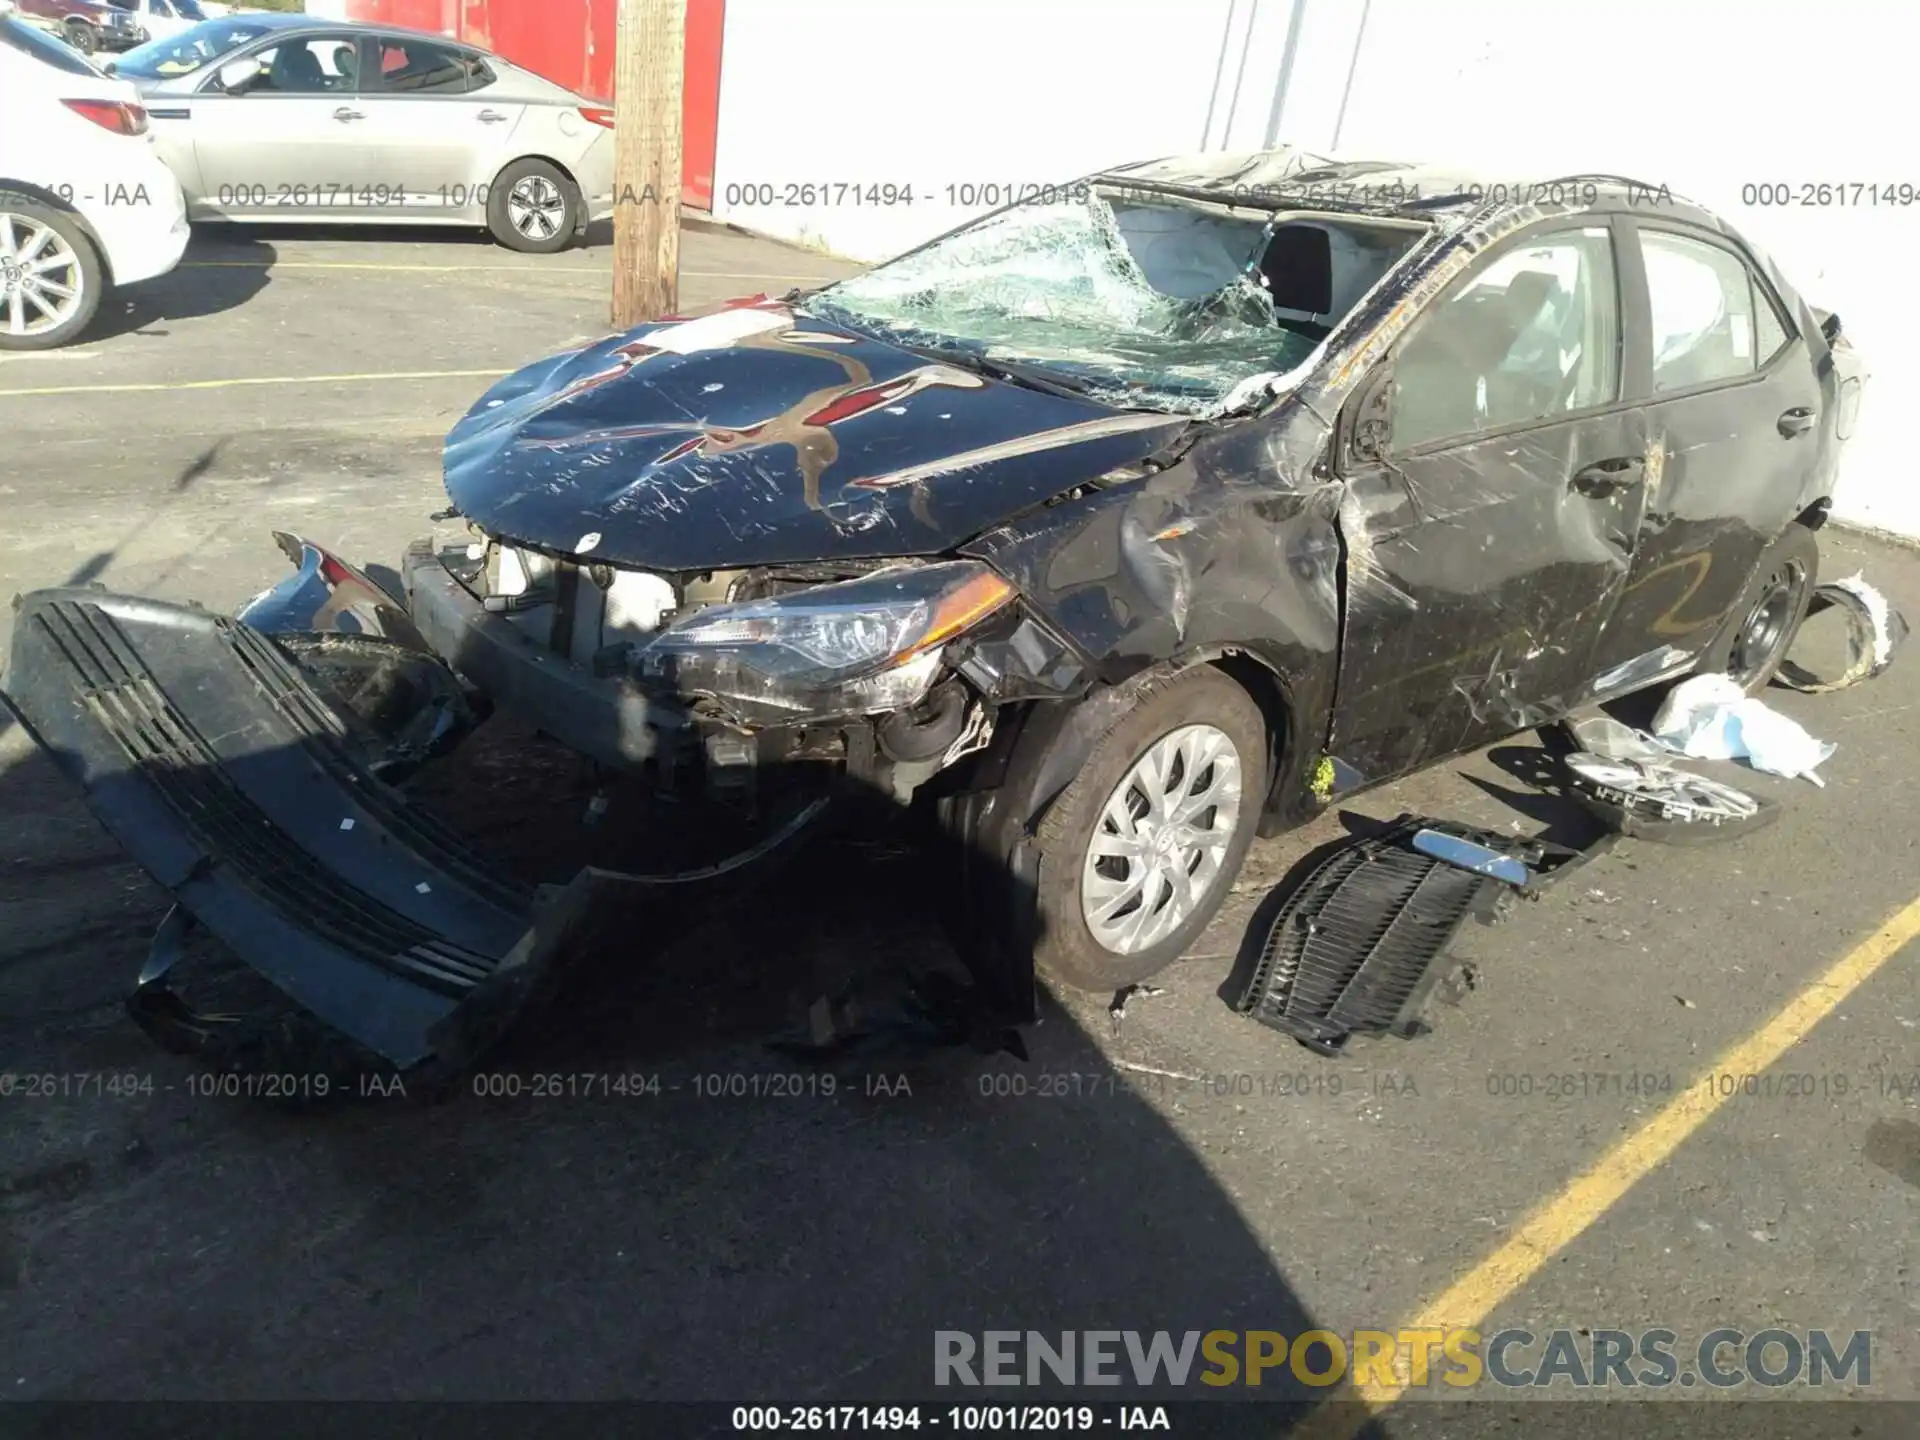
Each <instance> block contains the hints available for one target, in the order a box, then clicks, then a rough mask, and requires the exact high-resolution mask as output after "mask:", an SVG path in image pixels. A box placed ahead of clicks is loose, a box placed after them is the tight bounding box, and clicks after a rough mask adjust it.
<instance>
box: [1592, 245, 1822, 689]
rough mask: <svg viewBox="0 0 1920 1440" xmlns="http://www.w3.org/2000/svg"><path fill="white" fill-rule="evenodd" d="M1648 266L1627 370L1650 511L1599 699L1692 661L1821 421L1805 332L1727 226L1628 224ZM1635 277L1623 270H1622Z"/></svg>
mask: <svg viewBox="0 0 1920 1440" xmlns="http://www.w3.org/2000/svg"><path fill="white" fill-rule="evenodd" d="M1630 234H1632V235H1634V236H1636V237H1637V238H1636V239H1635V240H1634V241H1633V242H1632V243H1634V244H1635V245H1637V247H1638V254H1639V255H1640V256H1641V257H1642V260H1643V265H1642V267H1641V268H1642V270H1643V272H1644V274H1645V277H1646V280H1645V286H1644V295H1645V299H1644V301H1642V300H1639V299H1638V298H1637V292H1640V291H1641V287H1639V286H1638V285H1630V286H1628V287H1626V288H1625V291H1624V293H1625V294H1626V295H1627V296H1628V297H1629V306H1630V307H1632V306H1634V305H1636V304H1640V305H1644V306H1645V310H1644V313H1645V315H1646V317H1647V318H1646V320H1645V322H1643V323H1642V324H1639V325H1635V326H1632V327H1630V330H1631V331H1632V332H1633V333H1635V334H1636V335H1644V336H1645V337H1646V339H1645V340H1644V341H1643V342H1642V344H1643V345H1644V347H1645V353H1643V354H1642V355H1641V356H1640V357H1639V363H1638V366H1637V367H1636V368H1639V369H1641V370H1642V372H1643V373H1648V374H1650V375H1651V383H1650V389H1651V392H1652V393H1651V396H1650V399H1649V400H1648V402H1647V411H1646V413H1647V428H1648V436H1649V442H1650V444H1649V449H1648V458H1649V461H1650V467H1649V468H1650V473H1649V475H1648V479H1647V485H1646V487H1645V488H1646V496H1647V501H1646V519H1645V524H1644V526H1643V529H1642V533H1641V537H1640V545H1639V548H1638V550H1637V552H1636V553H1635V555H1634V561H1633V572H1632V575H1631V577H1630V578H1629V580H1628V582H1627V585H1626V587H1625V591H1624V593H1623V595H1622V597H1621V601H1620V605H1619V607H1618V608H1617V609H1616V610H1615V611H1614V613H1613V615H1612V617H1611V618H1610V619H1609V620H1608V622H1607V626H1606V629H1605V631H1604V632H1603V633H1602V634H1601V637H1600V643H1599V646H1598V647H1597V649H1596V651H1595V655H1594V669H1595V672H1596V676H1597V682H1598V683H1597V688H1598V690H1599V691H1600V693H1601V694H1603V695H1605V694H1617V693H1620V692H1622V691H1625V690H1630V689H1634V688H1636V687H1638V686H1640V685H1643V684H1645V683H1647V682H1648V681H1650V680H1652V679H1655V678H1657V677H1658V676H1660V675H1662V674H1670V673H1673V672H1675V671H1677V670H1681V669H1685V668H1687V667H1688V666H1689V665H1690V664H1691V662H1692V661H1693V660H1694V659H1695V658H1696V657H1697V656H1698V655H1699V653H1700V652H1701V651H1702V650H1704V649H1706V648H1707V647H1708V646H1709V645H1710V644H1711V643H1712V640H1713V638H1714V636H1715V634H1716V632H1717V631H1718V630H1719V628H1720V624H1721V621H1722V619H1723V617H1725V616H1726V614H1727V612H1728V610H1729V608H1730V607H1731V606H1732V605H1733V604H1734V602H1735V601H1736V600H1738V599H1739V597H1740V594H1741V592H1742V590H1743V589H1744V588H1745V586H1746V583H1747V579H1748V576H1749V574H1750V573H1751V571H1752V569H1753V566H1754V563H1755V562H1756V561H1757V560H1758V559H1759V557H1760V552H1761V550H1762V549H1764V548H1765V547H1766V545H1767V544H1768V543H1769V542H1770V541H1771V540H1772V539H1773V538H1774V533H1775V532H1776V531H1777V530H1778V528H1779V525H1780V521H1781V519H1782V517H1784V516H1788V515H1791V514H1792V511H1793V505H1794V502H1795V500H1796V498H1797V497H1798V496H1799V494H1800V493H1801V489H1802V487H1803V486H1804V485H1805V483H1806V479H1807V474H1808V470H1809V467H1811V465H1812V464H1813V456H1814V450H1815V447H1816V446H1817V445H1818V444H1819V438H1820V431H1819V421H1820V415H1819V411H1820V405H1821V390H1820V382H1819V380H1818V378H1817V377H1816V376H1815V373H1814V368H1813V358H1812V355H1811V353H1810V350H1809V347H1808V343H1807V340H1806V338H1805V337H1804V336H1801V335H1799V334H1797V333H1796V332H1795V327H1794V325H1793V323H1792V321H1791V319H1790V317H1789V315H1788V312H1787V309H1786V307H1785V306H1784V305H1782V304H1780V303H1779V300H1778V298H1777V297H1775V296H1774V295H1773V293H1772V292H1771V290H1770V289H1769V287H1768V286H1767V283H1766V281H1765V280H1764V279H1763V278H1762V277H1761V276H1760V274H1759V272H1758V271H1757V270H1756V269H1755V268H1754V267H1753V266H1752V265H1750V264H1749V263H1748V261H1747V260H1746V258H1745V257H1744V256H1743V255H1741V254H1740V253H1739V251H1738V250H1737V249H1736V248H1735V247H1734V246H1733V245H1732V244H1731V243H1730V242H1729V241H1728V240H1727V239H1726V237H1724V236H1721V235H1709V234H1707V233H1706V232H1704V231H1697V230H1692V229H1688V228H1685V227H1681V226H1678V225H1672V224H1667V223H1660V224H1658V225H1653V224H1648V223H1647V222H1645V221H1636V222H1635V223H1634V224H1633V225H1632V226H1631V227H1630ZM1628 270H1629V273H1631V267H1630V266H1629V267H1628Z"/></svg>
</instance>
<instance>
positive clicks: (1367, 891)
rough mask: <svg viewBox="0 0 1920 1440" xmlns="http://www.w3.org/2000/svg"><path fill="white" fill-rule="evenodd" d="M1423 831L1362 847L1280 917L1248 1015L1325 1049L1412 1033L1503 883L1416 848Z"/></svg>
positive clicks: (1246, 1002) (1311, 884) (1248, 1000)
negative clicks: (1372, 1036) (1358, 1035)
mask: <svg viewBox="0 0 1920 1440" xmlns="http://www.w3.org/2000/svg"><path fill="white" fill-rule="evenodd" d="M1416 828H1418V827H1417V826H1402V827H1396V828H1395V829H1394V830H1392V831H1390V832H1388V833H1386V834H1384V835H1379V836H1371V837H1367V838H1364V839H1359V840H1355V841H1353V842H1352V843H1350V844H1348V845H1346V846H1344V847H1342V848H1341V849H1340V850H1338V851H1336V852H1335V853H1334V854H1333V855H1331V856H1329V857H1328V858H1327V859H1326V860H1325V861H1324V862H1323V863H1322V864H1321V865H1320V866H1319V868H1318V869H1316V870H1315V871H1314V872H1313V873H1312V874H1311V875H1309V876H1308V877H1307V879H1306V881H1305V882H1304V883H1303V884H1302V885H1301V886H1300V888H1299V889H1298V890H1297V891H1295V892H1294V894H1293V895H1292V896H1291V897H1290V898H1289V899H1288V900H1287V903H1286V904H1285V905H1284V906H1283V907H1282V908H1281V911H1280V914H1279V916H1278V917H1277V918H1276V919H1275V921H1274V924H1273V929H1272V930H1271V931H1270V932H1269V934H1268V936H1267V941H1266V944H1265V946H1264V947H1263V948H1262V951H1261V956H1260V962H1259V964H1258V965H1257V966H1256V967H1255V970H1254V973H1253V977H1252V979H1251V981H1250V982H1249V983H1248V986H1247V989H1246V991H1245V992H1244V994H1243V996H1242V998H1241V1002H1240V1007H1239V1008H1240V1010H1241V1012H1242V1013H1243V1014H1250V1015H1252V1016H1253V1017H1254V1018H1255V1019H1257V1020H1259V1021H1260V1022H1261V1023H1262V1024H1264V1025H1268V1026H1271V1027H1272V1028H1274V1029H1276V1030H1280V1031H1283V1032H1285V1033H1287V1034H1290V1035H1294V1036H1297V1037H1298V1038H1300V1039H1303V1040H1306V1041H1309V1042H1310V1043H1314V1044H1318V1045H1321V1046H1325V1047H1337V1046H1338V1045H1339V1044H1340V1043H1341V1042H1342V1041H1344V1040H1345V1038H1346V1037H1347V1036H1348V1035H1350V1034H1352V1033H1354V1032H1357V1031H1370V1030H1371V1031H1378V1030H1392V1031H1396V1032H1398V1033H1408V1031H1409V1027H1410V1024H1411V1022H1412V1021H1414V1020H1415V1019H1417V1018H1418V1010H1419V1007H1420V1003H1421V1001H1423V1000H1424V998H1425V993H1426V989H1427V983H1426V982H1428V979H1429V974H1430V972H1431V970H1432V968H1433V964H1434V962H1435V961H1436V960H1437V959H1439V957H1440V954H1441V952H1442V951H1444V950H1445V949H1446V947H1447V945H1448V944H1449V943H1450V942H1451V941H1452V939H1453V937H1454V935H1455V933H1456V932H1458V930H1459V929H1460V926H1461V923H1462V922H1463V921H1464V920H1465V919H1466V918H1467V916H1468V915H1469V914H1470V913H1471V912H1472V911H1473V910H1474V908H1475V907H1476V905H1477V904H1479V903H1480V902H1481V901H1482V900H1483V898H1484V897H1485V896H1486V895H1487V894H1488V892H1489V891H1490V890H1491V889H1493V888H1495V887H1497V886H1498V885H1499V883H1500V882H1498V881H1495V880H1490V879H1488V878H1486V877H1485V876H1481V875H1476V874H1473V873H1472V872H1470V871H1466V870H1462V869H1460V868H1458V867H1456V866H1453V865H1449V864H1446V863H1445V862H1444V861H1440V860H1436V859H1434V858H1433V857H1431V856H1428V855H1423V854H1421V853H1419V852H1418V851H1415V850H1412V849H1410V848H1408V846H1407V841H1408V839H1409V838H1410V837H1411V835H1412V834H1413V831H1414V830H1415V829H1416Z"/></svg>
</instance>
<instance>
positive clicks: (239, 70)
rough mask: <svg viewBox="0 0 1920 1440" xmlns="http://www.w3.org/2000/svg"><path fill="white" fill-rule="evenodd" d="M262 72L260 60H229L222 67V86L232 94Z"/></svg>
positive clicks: (220, 73) (220, 74) (220, 75)
mask: <svg viewBox="0 0 1920 1440" xmlns="http://www.w3.org/2000/svg"><path fill="white" fill-rule="evenodd" d="M259 73H260V62H259V61H258V60H229V61H228V62H227V63H226V64H224V65H222V66H221V67H220V71H219V79H220V88H221V89H222V90H225V91H227V92H228V93H229V94H232V93H233V92H234V91H236V90H240V89H242V88H244V87H245V86H246V84H247V82H248V81H250V80H252V79H253V77H254V76H256V75H258V74H259Z"/></svg>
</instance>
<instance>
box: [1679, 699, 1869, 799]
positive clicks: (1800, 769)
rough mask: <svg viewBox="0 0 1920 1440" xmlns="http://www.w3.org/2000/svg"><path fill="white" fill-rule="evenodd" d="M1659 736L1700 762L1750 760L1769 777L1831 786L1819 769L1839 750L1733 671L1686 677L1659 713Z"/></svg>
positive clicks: (1683, 753) (1748, 761) (1680, 752)
mask: <svg viewBox="0 0 1920 1440" xmlns="http://www.w3.org/2000/svg"><path fill="white" fill-rule="evenodd" d="M1653 734H1654V738H1655V739H1657V740H1659V741H1661V742H1662V743H1664V744H1665V745H1666V746H1667V747H1668V748H1669V749H1671V750H1673V751H1674V752H1675V753H1677V754H1681V755H1686V756H1689V757H1691V758H1693V759H1695V760H1745V761H1746V762H1747V763H1748V764H1750V765H1751V766H1753V768H1754V769H1756V770H1764V771H1766V772H1767V773H1768V774H1769V775H1784V776H1786V777H1787V778H1788V779H1790V780H1791V779H1793V778H1794V777H1795V776H1804V777H1806V778H1807V779H1808V780H1811V781H1812V782H1813V783H1814V784H1816V785H1825V784H1826V781H1824V780H1822V779H1821V778H1820V777H1819V776H1818V775H1816V774H1815V773H1814V772H1815V771H1816V770H1817V769H1818V768H1819V767H1820V766H1821V765H1823V764H1825V763H1826V761H1827V758H1828V757H1829V756H1831V755H1832V754H1833V752H1834V749H1835V747H1834V746H1833V745H1831V744H1829V743H1827V742H1826V741H1823V740H1816V739H1814V738H1813V736H1811V735H1809V734H1808V733H1807V732H1806V730H1805V729H1803V728H1802V727H1801V726H1800V724H1799V723H1798V722H1797V721H1794V720H1789V719H1788V718H1787V717H1786V716H1785V715H1782V714H1781V713H1780V712H1779V711H1777V710H1774V709H1770V708H1769V707H1768V706H1767V705H1765V704H1763V703H1762V702H1761V701H1758V700H1755V699H1754V698H1753V697H1752V696H1750V695H1748V694H1747V693H1746V692H1745V691H1743V690H1742V689H1741V688H1740V686H1739V685H1738V684H1737V683H1736V682H1735V681H1734V679H1733V677H1732V676H1730V675H1695V676H1694V677H1693V678H1692V679H1690V680H1683V681H1681V682H1680V684H1678V685H1676V686H1675V687H1674V689H1673V692H1672V693H1671V694H1670V695H1668V696H1667V698H1666V699H1665V700H1664V701H1663V702H1662V703H1661V706H1660V713H1659V714H1657V715H1655V716H1654V719H1653Z"/></svg>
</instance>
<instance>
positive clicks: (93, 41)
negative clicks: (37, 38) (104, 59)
mask: <svg viewBox="0 0 1920 1440" xmlns="http://www.w3.org/2000/svg"><path fill="white" fill-rule="evenodd" d="M62 33H63V34H65V36H66V37H67V43H68V44H69V45H71V46H72V47H73V48H74V49H76V50H78V51H79V52H80V53H81V54H82V55H91V54H93V52H94V51H96V50H98V49H99V48H100V41H99V39H98V37H96V36H95V35H94V33H93V26H91V25H89V24H88V23H87V22H86V21H84V20H69V21H68V22H67V24H66V29H65V30H64V31H63V32H62Z"/></svg>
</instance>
